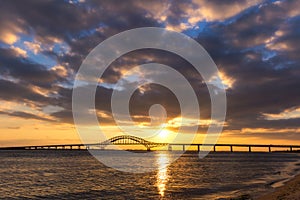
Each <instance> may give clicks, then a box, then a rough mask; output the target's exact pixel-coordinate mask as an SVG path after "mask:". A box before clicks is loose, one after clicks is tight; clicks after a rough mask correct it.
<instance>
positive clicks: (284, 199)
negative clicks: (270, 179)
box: [254, 174, 300, 200]
mask: <svg viewBox="0 0 300 200" xmlns="http://www.w3.org/2000/svg"><path fill="white" fill-rule="evenodd" d="M254 199H256V200H278V199H281V200H293V199H295V200H298V199H300V174H298V175H296V176H294V177H293V178H291V179H290V180H288V181H286V182H284V185H282V186H279V187H275V188H273V190H272V191H270V192H268V193H266V194H262V195H260V196H258V197H257V198H254Z"/></svg>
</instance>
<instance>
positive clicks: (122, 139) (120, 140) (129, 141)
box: [0, 135, 300, 152]
mask: <svg viewBox="0 0 300 200" xmlns="http://www.w3.org/2000/svg"><path fill="white" fill-rule="evenodd" d="M109 145H129V146H135V145H142V146H144V147H145V148H146V149H147V151H150V150H151V149H152V148H155V147H164V146H168V150H172V147H175V146H181V147H182V150H183V151H185V150H186V147H193V146H194V147H197V151H198V152H199V151H201V147H203V146H208V147H211V148H212V150H213V151H214V152H216V151H217V149H216V147H227V148H228V150H229V151H230V152H234V147H244V148H245V147H246V148H247V149H248V152H252V149H253V148H266V149H267V150H268V152H272V149H273V148H276V149H278V148H280V149H282V148H284V149H288V151H291V152H292V151H294V150H297V151H299V150H300V145H272V144H269V145H267V144H194V143H193V144H184V143H160V142H151V141H148V140H145V139H143V138H140V137H136V136H132V135H120V136H115V137H112V138H110V139H108V140H105V141H103V142H99V143H91V144H58V145H35V146H18V147H0V150H43V149H57V150H58V149H102V150H103V149H105V148H106V147H107V146H109Z"/></svg>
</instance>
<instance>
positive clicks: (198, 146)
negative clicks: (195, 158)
mask: <svg viewBox="0 0 300 200" xmlns="http://www.w3.org/2000/svg"><path fill="white" fill-rule="evenodd" d="M197 148H198V152H200V145H199V144H198V145H197Z"/></svg>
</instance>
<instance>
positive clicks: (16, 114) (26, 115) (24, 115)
mask: <svg viewBox="0 0 300 200" xmlns="http://www.w3.org/2000/svg"><path fill="white" fill-rule="evenodd" d="M0 114H4V115H8V116H13V117H20V118H24V119H36V120H42V121H49V122H54V120H51V119H48V118H45V117H41V116H38V115H34V114H31V113H26V112H20V111H16V112H3V111H0Z"/></svg>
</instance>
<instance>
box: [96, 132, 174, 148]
mask: <svg viewBox="0 0 300 200" xmlns="http://www.w3.org/2000/svg"><path fill="white" fill-rule="evenodd" d="M112 144H114V145H143V146H145V147H146V148H147V150H148V151H150V150H151V148H154V147H162V146H166V145H169V144H168V143H157V142H150V141H147V140H145V139H143V138H140V137H136V136H132V135H119V136H115V137H112V138H110V139H108V140H105V141H104V142H101V143H99V146H100V147H101V148H104V147H105V146H107V145H112Z"/></svg>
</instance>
